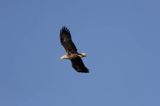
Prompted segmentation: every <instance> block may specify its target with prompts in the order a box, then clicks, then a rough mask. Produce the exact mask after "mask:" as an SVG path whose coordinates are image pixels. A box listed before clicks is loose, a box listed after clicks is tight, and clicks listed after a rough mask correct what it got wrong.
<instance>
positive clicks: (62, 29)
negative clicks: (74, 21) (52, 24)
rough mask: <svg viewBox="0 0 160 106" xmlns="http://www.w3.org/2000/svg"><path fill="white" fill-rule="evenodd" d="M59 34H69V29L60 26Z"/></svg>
mask: <svg viewBox="0 0 160 106" xmlns="http://www.w3.org/2000/svg"><path fill="white" fill-rule="evenodd" d="M60 32H61V33H62V32H70V31H69V29H68V28H67V27H66V26H62V28H61V30H60Z"/></svg>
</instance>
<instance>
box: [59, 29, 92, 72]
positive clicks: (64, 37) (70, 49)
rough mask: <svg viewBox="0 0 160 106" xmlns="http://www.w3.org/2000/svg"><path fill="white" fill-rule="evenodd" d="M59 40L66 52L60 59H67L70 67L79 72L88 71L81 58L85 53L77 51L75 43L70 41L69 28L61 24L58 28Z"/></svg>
mask: <svg viewBox="0 0 160 106" xmlns="http://www.w3.org/2000/svg"><path fill="white" fill-rule="evenodd" d="M60 42H61V44H62V46H63V47H64V48H65V50H66V52H67V54H65V55H64V56H62V57H61V59H62V60H63V59H69V60H70V61H71V64H72V67H73V68H74V69H75V70H76V71H77V72H81V73H88V72H89V70H88V68H87V67H86V66H85V65H84V63H83V61H82V59H81V58H83V57H86V53H78V51H77V48H76V46H75V44H74V43H73V41H72V38H71V33H70V31H69V29H68V28H67V27H65V26H63V27H62V28H61V30H60Z"/></svg>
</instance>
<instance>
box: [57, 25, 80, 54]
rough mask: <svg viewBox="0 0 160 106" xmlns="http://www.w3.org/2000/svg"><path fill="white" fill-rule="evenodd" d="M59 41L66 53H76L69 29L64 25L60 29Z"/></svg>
mask: <svg viewBox="0 0 160 106" xmlns="http://www.w3.org/2000/svg"><path fill="white" fill-rule="evenodd" d="M60 41H61V44H62V45H63V47H64V48H65V50H66V52H67V53H77V48H76V46H75V44H74V43H73V41H72V38H71V34H70V31H69V29H68V28H67V27H65V26H64V27H62V29H61V30H60Z"/></svg>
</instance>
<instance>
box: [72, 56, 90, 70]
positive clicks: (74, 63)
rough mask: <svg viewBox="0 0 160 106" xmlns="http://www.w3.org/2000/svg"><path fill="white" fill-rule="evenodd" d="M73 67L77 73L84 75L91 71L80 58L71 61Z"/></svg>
mask: <svg viewBox="0 0 160 106" xmlns="http://www.w3.org/2000/svg"><path fill="white" fill-rule="evenodd" d="M71 63H72V67H73V68H74V69H75V70H76V71H77V72H82V73H88V72H89V70H88V68H87V67H86V66H85V65H84V63H83V61H82V59H81V58H80V57H77V58H74V59H71Z"/></svg>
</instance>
